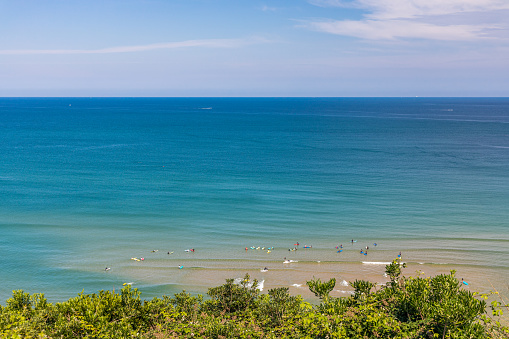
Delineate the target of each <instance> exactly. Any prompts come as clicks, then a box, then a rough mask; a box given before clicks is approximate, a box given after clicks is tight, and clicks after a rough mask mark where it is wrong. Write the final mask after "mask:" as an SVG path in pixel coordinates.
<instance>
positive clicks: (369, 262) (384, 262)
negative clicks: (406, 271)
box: [362, 261, 391, 265]
mask: <svg viewBox="0 0 509 339" xmlns="http://www.w3.org/2000/svg"><path fill="white" fill-rule="evenodd" d="M362 263H363V264H366V265H390V264H391V263H390V262H388V261H363V262H362Z"/></svg>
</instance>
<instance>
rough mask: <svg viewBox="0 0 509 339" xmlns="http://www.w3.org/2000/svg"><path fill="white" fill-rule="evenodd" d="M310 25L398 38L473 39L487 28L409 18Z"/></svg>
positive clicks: (363, 36)
mask: <svg viewBox="0 0 509 339" xmlns="http://www.w3.org/2000/svg"><path fill="white" fill-rule="evenodd" d="M310 26H311V27H313V28H314V29H316V30H318V31H322V32H327V33H332V34H338V35H348V36H353V37H357V38H361V39H370V40H393V39H397V38H417V39H432V40H473V39H477V38H479V37H482V36H483V31H484V29H485V28H486V27H478V26H469V25H449V26H438V25H432V24H428V23H423V22H414V21H409V20H384V21H382V20H361V21H354V20H343V21H330V22H313V23H310Z"/></svg>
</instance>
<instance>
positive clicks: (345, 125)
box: [0, 98, 509, 303]
mask: <svg viewBox="0 0 509 339" xmlns="http://www.w3.org/2000/svg"><path fill="white" fill-rule="evenodd" d="M0 157H1V161H0V232H1V238H0V253H1V256H2V258H3V260H2V261H1V264H0V276H1V277H2V279H1V281H2V284H1V285H0V302H1V303H3V302H4V301H5V300H6V299H7V298H8V297H9V296H10V295H11V291H12V290H13V289H24V290H26V291H28V292H31V293H35V292H43V293H45V294H46V295H47V297H48V298H49V299H50V300H52V301H59V300H65V299H68V298H70V297H73V296H75V295H77V293H78V292H80V291H82V290H85V292H87V293H91V292H97V291H98V290H100V289H112V288H119V287H120V286H122V284H123V283H124V282H135V283H136V284H137V286H138V287H139V288H140V289H141V290H142V292H143V293H144V295H146V296H152V295H161V294H163V293H166V294H170V293H175V292H178V291H180V290H181V289H182V288H186V289H187V290H190V291H202V290H203V288H204V287H203V286H207V285H208V284H209V282H210V283H213V282H214V279H213V276H214V272H216V270H219V269H221V270H222V269H226V270H230V271H231V274H232V275H233V276H238V275H243V274H242V270H243V269H244V268H246V267H251V266H253V267H258V266H265V265H269V264H270V265H276V263H277V265H279V264H280V263H281V260H282V258H283V257H284V256H290V255H291V256H293V257H294V258H295V259H296V260H297V259H298V260H300V262H301V263H302V264H303V265H302V266H300V268H299V266H298V265H294V266H292V268H291V269H292V270H299V269H302V267H303V266H305V265H304V263H305V262H316V261H322V262H330V263H345V264H349V265H350V264H351V265H354V266H355V265H356V264H357V265H362V264H361V262H362V261H374V262H386V261H390V260H391V259H392V258H394V257H395V255H396V254H397V253H399V251H403V253H404V257H405V259H407V260H408V261H409V262H412V263H415V264H416V265H418V264H419V263H423V264H424V265H425V266H424V267H429V268H430V269H434V268H433V267H436V266H440V265H443V266H444V267H447V268H449V266H450V267H459V268H460V269H461V268H462V267H466V268H468V272H470V274H478V275H479V277H478V278H477V279H479V278H480V277H483V276H490V277H491V278H490V279H492V280H493V281H496V282H498V284H499V285H497V286H498V288H499V289H501V290H504V289H505V290H507V283H505V284H504V282H505V281H507V278H509V271H508V267H509V208H508V206H509V174H508V173H509V99H497V98H477V99H474V98H471V99H465V98H429V99H428V98H404V99H400V98H385V99H376V98H315V99H313V98H302V99H297V98H287V99H285V98H279V99H276V98H230V99H227V98H39V99H38V98H30V99H29V98H3V99H0ZM351 239H356V240H357V243H355V244H354V245H352V244H351V243H349V241H350V240H351ZM297 241H299V242H300V244H301V245H304V244H310V245H313V249H312V251H306V252H305V251H303V250H302V249H301V250H299V251H298V252H295V253H294V252H291V253H290V254H289V252H288V248H289V247H293V244H294V243H295V242H297ZM374 242H376V243H377V244H378V246H377V247H376V249H375V251H370V253H369V257H361V256H360V255H359V253H358V250H359V249H360V248H362V247H364V246H365V245H372V244H373V243H374ZM340 243H342V244H344V245H345V251H344V253H342V254H341V255H342V256H338V254H337V252H336V250H335V246H337V245H339V244H340ZM347 245H348V246H347ZM251 246H254V247H257V246H260V247H272V246H275V250H273V251H272V253H270V254H269V253H266V252H265V251H261V250H260V251H256V250H254V251H253V250H249V251H247V252H246V251H245V250H244V248H245V247H251ZM371 247H372V249H374V248H373V246H371ZM189 248H196V252H195V253H186V252H184V250H185V249H189ZM154 249H157V250H158V252H151V251H152V250H154ZM167 251H173V252H174V253H173V254H172V255H167V254H166V253H167ZM131 257H138V258H139V257H145V259H146V260H145V261H144V262H143V263H138V262H134V261H132V260H130V258H131ZM368 259H369V260H368ZM188 263H189V265H188ZM139 264H142V265H144V266H141V265H139ZM180 264H184V265H185V267H186V269H187V268H188V266H189V268H190V269H191V268H192V269H193V270H194V272H195V273H196V272H200V273H199V274H195V275H197V276H200V275H201V276H202V277H203V279H201V281H199V283H198V282H197V279H196V277H194V276H192V277H191V276H187V277H186V275H185V274H186V273H185V271H186V270H185V269H184V270H178V268H176V267H177V266H178V265H180ZM426 265H427V266H426ZM106 266H108V267H111V268H112V269H111V270H110V271H109V272H104V268H105V267H106ZM306 269H307V268H306ZM323 269H324V268H323V267H322V268H320V267H316V270H323ZM472 272H476V273H472ZM233 276H232V277H233ZM474 278H475V277H472V279H474ZM187 282H189V284H187ZM200 286H201V287H200ZM208 286H210V285H208Z"/></svg>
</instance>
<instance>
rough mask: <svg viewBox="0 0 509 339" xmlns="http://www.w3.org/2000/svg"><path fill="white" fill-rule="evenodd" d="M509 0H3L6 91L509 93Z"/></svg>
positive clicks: (0, 33)
mask: <svg viewBox="0 0 509 339" xmlns="http://www.w3.org/2000/svg"><path fill="white" fill-rule="evenodd" d="M508 92H509V0H274V1H258V0H214V1H212V0H86V1H85V0H44V1H41V0H15V1H12V0H0V96H1V97H13V96H21V97H30V96H38V97H46V96H57V97H66V96H70V97H82V96H85V97H94V96H101V97H104V96H106V97H108V96H114V97H131V96H135V97H136V96H141V97H150V96H156V97H216V96H219V97H267V96H268V97H300V96H304V97H320V96H325V97H371V96H376V97H415V96H424V97H425V96H427V97H430V96H431V97H453V96H457V97H470V96H480V97H483V96H495V97H497V96H498V97H506V96H509V95H508Z"/></svg>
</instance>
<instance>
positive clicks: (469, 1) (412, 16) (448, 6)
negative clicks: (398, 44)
mask: <svg viewBox="0 0 509 339" xmlns="http://www.w3.org/2000/svg"><path fill="white" fill-rule="evenodd" d="M309 2H310V3H311V4H314V5H317V6H322V7H325V6H328V7H331V6H332V7H350V8H357V9H361V10H364V11H366V13H365V14H364V19H362V20H357V21H352V20H324V21H321V22H320V21H314V22H310V23H309V25H308V27H310V28H312V29H315V30H319V31H323V32H327V33H332V34H339V35H347V36H354V37H358V38H363V39H397V38H420V39H433V40H475V39H482V38H487V37H490V36H489V33H490V32H491V31H492V30H494V29H495V30H497V29H503V28H505V27H507V24H506V23H505V22H500V23H498V24H497V23H496V22H489V20H485V23H479V22H476V23H475V24H474V23H472V22H471V21H470V20H468V19H467V18H468V16H466V14H468V13H474V14H475V13H483V14H484V15H485V17H486V14H488V17H489V14H490V13H496V11H501V10H509V1H508V0H310V1H309ZM448 18H451V19H452V18H454V24H442V25H439V24H436V20H437V19H441V20H442V21H447V19H448ZM451 21H452V20H451ZM458 21H459V22H458Z"/></svg>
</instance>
